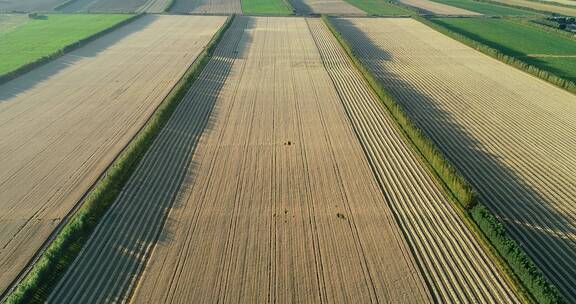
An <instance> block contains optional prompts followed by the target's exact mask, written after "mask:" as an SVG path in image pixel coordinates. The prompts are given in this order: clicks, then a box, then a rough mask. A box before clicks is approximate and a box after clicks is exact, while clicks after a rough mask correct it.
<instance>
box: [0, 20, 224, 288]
mask: <svg viewBox="0 0 576 304" xmlns="http://www.w3.org/2000/svg"><path fill="white" fill-rule="evenodd" d="M225 19H226V18H225V17H186V16H144V17H141V18H139V19H138V20H136V21H134V22H133V23H130V24H128V25H126V26H124V27H122V28H120V29H118V30H116V31H114V32H113V33H110V34H107V35H106V36H103V37H102V38H100V39H98V40H96V41H94V42H91V43H89V44H87V45H86V46H85V47H83V48H81V49H78V50H76V51H74V52H71V53H69V54H67V55H65V56H63V57H61V58H59V59H57V60H55V61H53V62H51V63H49V64H47V65H45V66H42V67H40V68H38V69H36V70H34V71H32V72H30V73H28V74H26V75H23V76H21V77H19V78H17V79H15V80H13V81H11V82H8V83H6V84H4V85H3V86H0V137H1V138H2V141H0V168H2V170H1V171H0V209H1V210H2V212H1V213H0V231H1V233H0V269H2V272H1V273H0V290H4V289H5V288H6V287H7V286H8V284H9V283H10V282H11V281H12V280H13V279H14V278H15V277H16V275H17V274H18V273H19V272H20V271H21V270H22V268H23V267H24V265H25V264H26V263H27V262H28V260H29V259H30V258H31V257H32V255H33V254H34V253H35V252H36V251H37V250H38V249H39V247H40V246H41V244H42V243H43V242H44V241H45V240H46V238H47V237H48V236H49V235H50V234H51V232H52V231H53V230H54V229H55V227H57V225H58V224H60V222H61V220H62V219H63V218H64V217H65V216H66V215H67V214H68V213H69V212H70V211H71V210H72V209H73V207H74V206H75V205H76V204H77V203H78V200H79V199H80V198H81V197H82V195H83V194H84V193H85V192H86V191H87V190H88V189H89V187H90V186H91V185H92V184H93V183H94V182H95V181H96V179H97V178H98V176H99V175H100V174H101V173H102V172H103V170H105V169H106V167H107V166H108V165H109V164H110V162H111V161H112V160H113V159H114V158H115V157H116V155H117V154H118V153H119V152H120V151H121V150H122V149H123V147H124V146H125V145H126V144H127V143H128V142H129V141H130V139H131V138H132V137H133V136H134V135H135V134H136V132H138V130H139V129H140V128H141V127H142V125H143V124H144V123H145V122H146V120H147V119H148V117H149V116H150V115H151V114H152V113H153V112H154V110H155V109H156V107H157V106H158V105H159V104H160V102H161V101H162V100H163V99H164V97H165V96H166V95H167V94H168V92H169V91H170V90H171V88H172V87H173V86H174V84H175V83H176V82H177V81H178V80H179V78H180V77H181V76H182V75H183V73H184V72H185V71H186V69H187V67H188V66H189V65H190V64H191V63H192V62H193V60H194V59H195V58H196V56H197V55H198V54H199V53H200V52H201V51H202V48H203V47H204V46H205V45H206V44H207V43H208V41H209V40H210V39H211V37H212V35H213V34H214V33H215V32H216V31H217V30H218V28H219V27H220V26H221V25H222V24H223V23H224V21H225ZM189 28H194V29H195V30H194V31H190V30H189Z"/></svg>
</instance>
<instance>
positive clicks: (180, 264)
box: [50, 17, 431, 303]
mask: <svg viewBox="0 0 576 304" xmlns="http://www.w3.org/2000/svg"><path fill="white" fill-rule="evenodd" d="M198 130H200V131H198ZM200 132H201V134H200ZM196 142H197V144H196ZM192 151H193V152H192ZM173 162H177V163H178V164H177V165H172V163H173ZM182 167H184V168H185V170H186V171H185V172H184V171H181V170H180V169H181V168H182ZM173 168H176V169H173ZM175 170H176V171H175ZM158 176H165V177H164V178H162V177H160V178H159V177H158ZM175 184H176V185H177V186H174V185H175ZM123 192H124V195H123V196H122V197H121V198H120V199H119V200H118V201H116V202H115V204H114V206H113V207H112V208H111V209H110V211H109V212H108V213H107V214H106V216H105V218H104V219H103V221H102V222H101V223H100V224H99V226H98V228H97V231H96V233H94V234H93V236H92V237H91V239H90V240H89V242H88V244H87V246H86V247H85V248H84V249H83V251H82V253H81V255H80V256H79V258H78V259H77V260H76V261H75V263H74V264H73V266H72V268H71V269H70V270H69V271H68V272H67V274H66V275H65V277H64V279H63V280H62V281H61V283H60V284H59V285H58V287H57V289H56V290H55V292H54V293H53V294H52V296H51V298H50V299H51V301H52V302H54V303H62V302H86V301H88V302H90V301H91V300H102V299H117V300H119V301H123V300H125V297H126V295H127V294H130V293H131V292H132V293H133V296H132V301H133V302H135V303H142V302H148V303H168V302H186V301H188V300H190V299H194V301H196V302H198V303H213V302H214V303H215V302H228V303H267V302H281V303H318V302H325V303H366V302H396V303H426V302H430V301H431V296H430V295H429V293H428V291H427V289H426V287H425V282H424V280H423V278H422V277H421V275H420V273H419V271H418V269H417V267H416V265H415V264H414V261H413V258H412V256H411V253H410V249H409V248H408V246H407V244H406V242H405V241H404V238H403V236H402V232H401V230H400V228H399V227H398V225H397V224H396V222H395V219H394V215H393V213H392V211H391V210H390V209H389V208H388V206H387V204H386V199H385V197H384V195H383V193H382V191H381V190H380V189H379V187H378V183H377V181H376V179H375V178H374V175H373V173H372V171H371V169H370V166H369V163H368V162H367V160H366V158H365V155H364V152H363V150H362V147H361V145H360V143H359V142H358V139H357V137H356V135H355V134H354V131H353V129H352V128H351V126H350V124H349V122H348V118H347V116H346V113H345V111H344V108H343V107H342V103H341V101H340V99H339V97H338V95H337V91H336V90H335V88H334V86H333V84H332V80H331V78H330V76H329V75H328V74H327V72H326V70H325V68H324V66H323V64H322V61H321V57H320V54H319V52H318V50H317V47H316V45H315V41H314V39H313V37H312V35H311V33H310V30H309V29H308V25H307V23H306V21H305V19H303V18H266V17H261V18H250V17H238V18H236V20H235V21H234V24H233V25H232V27H231V28H230V29H229V31H228V32H227V33H226V35H225V37H224V38H223V40H222V42H221V43H220V45H219V47H218V48H217V50H216V52H215V54H214V57H213V58H212V59H211V61H210V62H209V63H208V65H207V66H206V68H205V69H204V71H203V73H202V74H201V76H200V78H199V79H198V80H196V82H195V83H194V85H193V87H192V88H191V89H190V91H189V93H188V95H187V96H186V97H185V99H184V100H183V101H182V103H181V104H180V106H179V108H178V109H177V110H176V112H175V114H174V115H173V116H172V118H171V120H170V122H169V125H168V126H167V128H166V129H165V130H164V131H163V133H162V134H161V135H160V137H159V138H158V140H157V141H156V142H155V144H154V146H153V147H152V149H151V150H150V152H149V153H148V155H147V156H146V157H145V159H144V160H143V162H142V163H141V166H140V168H139V169H138V171H137V172H136V175H134V176H133V177H132V179H131V181H130V183H129V185H128V187H126V188H125V189H124V191H123ZM174 195H175V200H174V203H173V205H172V210H170V211H168V210H167V209H168V208H169V206H170V204H171V203H170V200H171V197H173V196H174ZM161 196H162V197H164V198H163V199H158V200H157V198H159V197H161ZM157 204H161V205H162V206H160V207H157V206H156V205H157ZM166 214H167V215H166ZM165 216H167V219H166V221H165V225H164V226H163V227H162V222H163V220H162V219H163V218H164V217H165ZM160 229H161V232H160V233H159V230H160ZM158 233H159V234H158ZM144 266H145V268H144V270H142V268H143V267H144ZM125 273H130V275H131V276H132V277H131V278H128V279H125V275H124V274H125ZM139 274H141V277H140V279H139V280H136V279H135V277H137V276H138V275H139ZM111 278H113V279H111ZM135 280H136V281H137V282H136V288H135V290H133V291H131V290H130V289H131V288H132V286H133V284H134V281H135Z"/></svg>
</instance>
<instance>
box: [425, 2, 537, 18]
mask: <svg viewBox="0 0 576 304" xmlns="http://www.w3.org/2000/svg"><path fill="white" fill-rule="evenodd" d="M432 1H434V2H438V3H442V4H446V5H450V6H454V7H459V8H462V9H466V10H469V11H473V12H477V13H481V14H484V15H489V16H529V15H537V14H538V13H536V12H534V11H529V10H524V9H519V8H514V7H509V6H504V5H498V4H496V3H492V2H481V1H476V0H432Z"/></svg>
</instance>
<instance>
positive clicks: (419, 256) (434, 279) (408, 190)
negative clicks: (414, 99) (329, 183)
mask: <svg viewBox="0 0 576 304" xmlns="http://www.w3.org/2000/svg"><path fill="white" fill-rule="evenodd" d="M308 23H309V25H310V28H311V30H312V33H313V35H314V38H315V39H316V42H317V45H318V48H319V50H320V53H321V54H322V59H323V61H324V65H325V66H326V69H327V71H328V73H329V74H330V76H331V77H332V80H333V81H334V85H335V86H336V89H337V91H338V94H339V95H340V98H341V100H342V103H343V105H344V108H345V110H346V113H347V114H348V116H349V118H350V121H351V123H352V125H353V127H354V130H355V132H356V134H357V135H358V138H359V139H360V142H361V143H362V145H363V147H364V150H365V152H366V155H367V157H368V159H369V161H370V163H371V167H372V169H373V170H374V173H375V175H376V177H377V179H378V181H379V183H380V186H381V188H382V190H383V191H384V193H385V194H386V198H387V203H388V206H390V208H391V209H392V211H393V212H394V214H395V216H396V218H397V220H398V222H399V223H400V226H401V227H402V230H403V232H404V235H405V237H406V239H407V240H408V243H409V244H410V246H411V247H412V252H414V254H415V257H416V260H417V261H418V264H419V265H420V267H421V271H422V272H423V273H424V276H425V278H426V280H427V281H428V285H429V286H431V292H432V294H433V295H434V298H435V302H437V303H518V302H519V300H518V299H517V298H516V295H515V294H514V292H513V291H512V289H511V287H510V286H509V285H508V284H507V282H506V281H505V279H504V278H503V277H502V275H501V274H500V273H499V270H498V269H497V268H496V267H495V265H494V262H493V261H492V260H491V258H490V256H489V254H488V253H487V252H486V250H485V249H484V248H483V247H482V245H481V244H479V243H478V241H477V239H476V238H475V236H474V234H473V233H472V232H471V231H470V229H469V228H468V227H467V226H466V224H465V223H464V222H463V221H462V219H461V217H460V215H459V214H458V211H457V210H455V209H454V208H453V206H452V205H451V203H450V202H449V200H448V199H447V198H446V196H445V195H444V194H443V192H442V189H441V188H440V187H439V186H438V185H437V184H436V183H435V182H434V180H433V178H432V177H431V176H430V174H429V172H428V171H427V169H426V168H425V167H424V166H422V164H421V161H420V160H419V159H418V156H417V155H416V154H415V152H414V151H413V149H412V147H410V145H409V144H407V143H406V142H405V140H404V138H403V137H402V136H401V135H400V132H401V131H399V130H398V129H397V127H396V125H395V123H394V121H393V120H392V119H391V118H390V115H389V114H388V113H387V112H386V109H385V108H384V106H383V104H382V103H381V102H380V100H379V99H378V97H377V96H376V95H375V94H373V93H372V92H371V90H370V86H369V85H368V83H366V81H365V80H364V79H363V77H362V75H361V74H360V72H359V71H357V70H356V68H355V66H354V65H353V63H352V62H351V61H350V59H349V58H348V57H347V55H346V52H345V51H344V50H343V49H342V48H341V47H340V45H339V44H338V41H337V40H336V38H334V37H333V36H332V33H330V31H329V30H328V28H327V27H326V26H325V25H324V24H323V22H322V21H321V20H319V19H309V20H308Z"/></svg>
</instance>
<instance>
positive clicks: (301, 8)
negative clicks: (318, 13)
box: [288, 0, 314, 15]
mask: <svg viewBox="0 0 576 304" xmlns="http://www.w3.org/2000/svg"><path fill="white" fill-rule="evenodd" d="M288 2H290V5H292V7H293V8H294V10H295V11H296V13H297V14H301V15H310V14H312V13H314V11H313V10H312V8H311V7H310V6H309V5H308V4H307V3H306V1H305V0H288Z"/></svg>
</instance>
